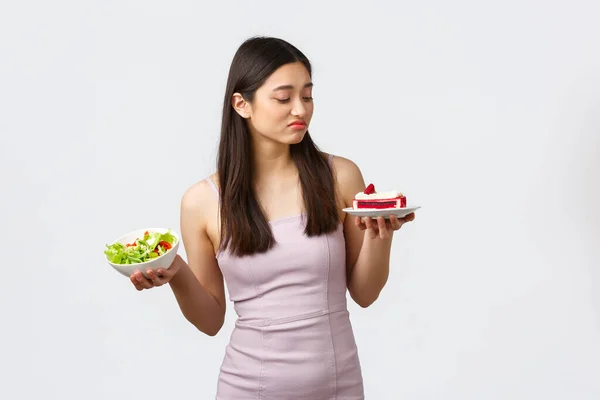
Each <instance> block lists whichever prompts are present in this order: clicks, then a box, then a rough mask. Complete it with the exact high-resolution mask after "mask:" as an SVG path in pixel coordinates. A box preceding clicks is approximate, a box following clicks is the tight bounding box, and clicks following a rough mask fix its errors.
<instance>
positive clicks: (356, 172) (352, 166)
mask: <svg viewBox="0 0 600 400" xmlns="http://www.w3.org/2000/svg"><path fill="white" fill-rule="evenodd" d="M332 164H333V170H334V176H335V179H336V184H337V188H338V191H339V193H340V194H341V195H342V198H343V199H344V203H345V204H346V205H348V204H351V203H352V200H353V199H354V195H355V194H356V193H358V192H360V191H362V190H364V188H365V182H364V178H363V175H362V172H361V170H360V168H359V167H358V165H357V164H356V163H355V162H354V161H352V160H350V159H349V158H346V157H342V156H337V155H336V156H333V159H332Z"/></svg>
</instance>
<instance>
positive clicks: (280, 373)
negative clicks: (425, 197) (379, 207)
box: [131, 37, 414, 400]
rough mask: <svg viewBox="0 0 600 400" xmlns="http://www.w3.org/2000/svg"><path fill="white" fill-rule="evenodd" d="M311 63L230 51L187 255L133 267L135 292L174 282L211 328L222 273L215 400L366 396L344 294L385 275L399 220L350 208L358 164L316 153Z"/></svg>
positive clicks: (202, 324) (359, 182) (373, 287)
mask: <svg viewBox="0 0 600 400" xmlns="http://www.w3.org/2000/svg"><path fill="white" fill-rule="evenodd" d="M312 87H313V84H312V81H311V65H310V63H309V61H308V59H307V58H306V57H305V56H304V54H302V53H301V52H300V51H299V50H298V49H296V48H295V47H293V46H292V45H291V44H289V43H287V42H285V41H283V40H280V39H276V38H263V37H260V38H252V39H249V40H247V41H246V42H244V43H243V44H242V45H241V47H240V48H239V49H238V51H237V52H236V54H235V56H234V58H233V62H232V65H231V69H230V71H229V78H228V81H227V89H226V93H225V102H224V105H223V120H222V130H221V142H220V146H219V154H218V161H217V171H216V173H215V174H214V175H212V176H210V177H208V178H206V179H204V180H202V181H200V182H198V183H196V184H194V185H193V186H192V187H190V188H189V189H188V190H187V191H186V193H185V194H184V195H183V198H182V202H181V235H182V240H183V242H184V244H185V249H186V253H187V258H188V262H187V263H186V262H185V261H184V260H183V259H182V258H181V257H179V256H177V257H176V259H175V261H174V262H173V264H172V265H171V266H170V267H169V268H168V269H165V270H159V271H157V273H156V274H155V273H153V272H152V271H148V275H149V278H148V279H147V278H145V277H143V275H142V274H141V273H139V272H138V273H136V274H134V275H132V276H131V281H132V283H133V284H134V285H135V287H136V288H137V289H138V290H142V289H149V288H152V287H155V286H161V285H164V284H165V283H167V282H168V283H169V285H170V286H171V288H172V290H173V293H174V294H175V297H176V299H177V302H178V304H179V307H180V308H181V311H182V313H183V315H184V316H185V317H186V318H187V320H188V321H189V322H191V323H192V324H193V325H194V326H196V327H197V328H198V329H199V330H200V331H202V332H204V333H205V334H207V335H210V336H213V335H216V334H217V332H219V330H220V329H221V327H222V325H223V321H224V318H225V293H224V283H223V282H224V280H225V281H227V286H228V290H229V295H230V298H231V300H232V301H233V302H234V307H235V311H236V313H237V315H238V319H237V321H236V324H235V329H234V331H233V333H232V335H231V339H230V343H229V345H228V346H227V349H226V352H225V357H224V360H223V363H222V365H221V370H220V375H219V382H218V387H217V399H227V400H230V399H250V398H252V399H279V400H282V399H294V400H300V399H311V400H320V399H336V398H338V399H363V398H364V390H363V382H362V374H361V368H360V363H359V359H358V355H357V349H356V344H355V340H354V335H353V332H352V326H351V323H350V320H349V315H348V311H347V308H346V305H347V303H346V290H348V291H349V293H350V295H351V297H352V299H353V300H354V301H355V302H356V303H357V304H359V305H360V306H361V307H368V306H369V305H371V304H372V303H373V302H374V301H375V300H376V299H377V297H378V295H379V293H380V291H381V290H382V288H383V286H384V285H385V283H386V280H387V277H388V272H389V258H390V247H391V244H392V236H393V232H394V231H396V230H398V229H400V227H401V226H402V224H403V223H405V222H407V221H412V220H413V219H414V214H411V215H409V216H407V217H406V218H404V219H397V218H395V217H394V216H392V217H391V218H390V219H389V220H385V219H383V218H379V219H378V220H371V219H370V218H366V219H365V220H364V221H363V220H361V219H360V218H351V217H348V216H347V215H346V214H345V213H344V212H343V211H341V210H342V209H343V208H345V207H349V206H351V205H352V200H353V198H354V195H355V194H356V193H357V192H359V191H362V190H364V188H365V183H364V181H363V178H362V175H361V172H360V170H359V168H358V167H357V166H356V165H355V164H354V163H353V162H352V161H350V160H348V159H345V158H343V157H338V156H335V157H334V156H332V155H327V154H324V153H322V152H320V151H319V150H318V148H317V146H316V145H315V144H314V143H313V141H312V139H311V137H310V135H309V133H308V126H309V124H310V121H311V117H312V114H313V99H312Z"/></svg>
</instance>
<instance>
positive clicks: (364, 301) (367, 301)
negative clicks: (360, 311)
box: [356, 297, 377, 308]
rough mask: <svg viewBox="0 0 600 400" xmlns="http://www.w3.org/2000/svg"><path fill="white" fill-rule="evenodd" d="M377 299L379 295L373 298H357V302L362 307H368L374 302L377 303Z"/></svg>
mask: <svg viewBox="0 0 600 400" xmlns="http://www.w3.org/2000/svg"><path fill="white" fill-rule="evenodd" d="M375 300H377V297H374V298H372V299H361V300H356V304H358V305H359V306H360V307H361V308H368V307H370V306H371V305H372V304H373V303H375Z"/></svg>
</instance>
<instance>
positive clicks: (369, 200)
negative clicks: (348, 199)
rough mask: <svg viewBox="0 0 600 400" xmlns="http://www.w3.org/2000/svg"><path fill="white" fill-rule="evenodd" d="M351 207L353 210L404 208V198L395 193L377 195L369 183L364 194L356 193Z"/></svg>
mask: <svg viewBox="0 0 600 400" xmlns="http://www.w3.org/2000/svg"><path fill="white" fill-rule="evenodd" d="M352 206H353V208H354V209H355V210H356V209H366V208H371V209H384V208H405V207H406V196H404V195H403V194H402V193H400V192H397V191H389V192H379V193H377V192H376V191H375V186H373V184H372V183H371V184H369V186H367V188H366V189H365V190H364V192H359V193H356V195H355V196H354V201H353V204H352Z"/></svg>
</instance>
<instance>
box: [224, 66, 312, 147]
mask: <svg viewBox="0 0 600 400" xmlns="http://www.w3.org/2000/svg"><path fill="white" fill-rule="evenodd" d="M236 105H237V106H238V107H236ZM234 107H236V110H237V111H238V112H239V113H240V114H242V116H243V117H245V118H246V120H247V122H248V126H249V128H250V132H251V133H252V135H254V136H259V137H262V138H264V139H269V140H272V141H275V142H279V143H284V144H294V143H299V142H301V141H302V139H303V137H304V135H305V134H306V131H307V130H308V126H309V124H310V120H311V118H312V114H313V100H312V82H311V79H310V75H309V73H308V70H307V69H306V67H305V66H304V65H303V64H302V63H300V62H296V63H293V64H286V65H283V66H281V67H280V68H278V69H277V70H276V71H275V72H274V73H273V74H271V76H270V77H269V78H268V79H267V80H266V81H265V83H264V84H263V85H262V86H261V87H260V88H259V89H258V90H257V91H256V93H255V96H254V99H253V101H252V103H246V102H244V101H243V99H241V97H239V98H238V99H237V100H236V98H235V97H234ZM241 107H243V110H242V111H240V108H241Z"/></svg>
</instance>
